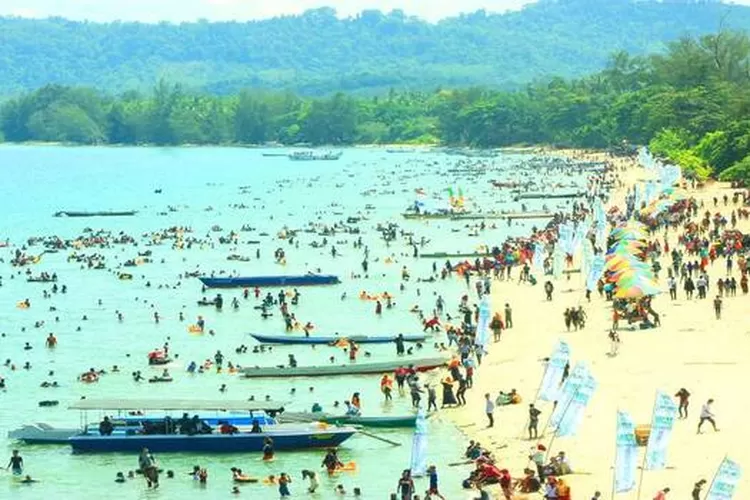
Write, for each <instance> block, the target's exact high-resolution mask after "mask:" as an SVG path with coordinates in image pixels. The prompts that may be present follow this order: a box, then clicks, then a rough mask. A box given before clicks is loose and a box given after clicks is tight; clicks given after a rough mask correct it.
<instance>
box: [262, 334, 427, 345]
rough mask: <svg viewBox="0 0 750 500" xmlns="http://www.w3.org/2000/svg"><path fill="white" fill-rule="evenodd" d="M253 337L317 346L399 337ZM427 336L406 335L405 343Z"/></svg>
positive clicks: (389, 340) (379, 341) (380, 341)
mask: <svg viewBox="0 0 750 500" xmlns="http://www.w3.org/2000/svg"><path fill="white" fill-rule="evenodd" d="M250 336H251V337H253V338H254V339H255V340H257V341H258V342H260V343H262V344H288V345H292V344H315V345H334V344H336V343H338V342H341V341H347V340H351V341H352V342H354V343H355V344H389V343H393V342H395V341H396V338H397V337H398V336H397V335H385V336H367V335H348V336H347V335H341V336H327V337H300V336H290V335H262V334H260V333H251V334H250ZM425 339H427V336H426V335H404V336H403V341H404V342H423V341H424V340H425Z"/></svg>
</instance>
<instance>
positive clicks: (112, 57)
mask: <svg viewBox="0 0 750 500" xmlns="http://www.w3.org/2000/svg"><path fill="white" fill-rule="evenodd" d="M720 27H722V28H728V29H735V30H740V31H744V30H747V29H748V28H750V7H745V6H737V5H726V4H721V3H718V2H712V1H704V2H691V1H683V2H669V3H662V2H655V1H645V2H635V1H631V0H609V1H602V0H598V1H597V0H559V1H550V0H545V1H541V2H539V3H535V4H531V5H528V6H526V7H525V8H523V9H522V10H520V11H516V12H509V13H505V14H487V13H485V12H483V11H478V12H475V13H472V14H466V15H462V16H459V17H454V18H448V19H444V20H442V21H440V22H438V23H434V24H433V23H428V22H426V21H423V20H420V19H417V18H414V17H408V16H406V15H405V14H404V13H403V12H401V11H393V12H391V13H388V14H383V13H381V12H379V11H372V10H368V11H363V12H362V13H361V14H360V15H358V16H356V17H352V18H347V19H339V18H337V17H336V12H335V11H334V10H333V9H330V8H321V9H316V10H310V11H307V12H305V13H304V14H302V15H300V16H285V17H278V18H274V19H269V20H263V21H253V22H243V23H239V22H216V23H212V22H205V21H200V22H195V23H182V24H170V23H159V24H145V23H125V22H113V23H93V22H76V21H69V20H65V19H61V18H50V19H45V20H30V19H21V18H10V17H2V18H0V40H2V43H1V45H0V46H2V48H3V50H2V51H1V53H0V95H6V96H7V95H14V94H18V93H20V92H23V91H28V90H31V89H36V88H39V87H42V86H44V85H47V84H61V85H82V86H91V87H95V88H98V89H101V90H105V91H108V92H114V93H117V92H122V91H125V90H133V89H135V90H145V89H151V88H153V86H154V84H155V83H156V82H158V81H159V80H161V79H165V80H168V81H176V82H181V83H182V84H184V85H185V86H186V87H187V88H191V89H193V90H199V91H204V92H208V93H212V94H232V93H236V92H237V91H239V90H240V89H243V88H253V89H275V90H291V91H294V92H296V93H299V94H301V95H326V94H330V93H332V92H336V91H346V92H351V93H360V94H361V93H366V94H374V93H382V92H384V91H385V90H387V89H388V88H394V87H395V88H399V89H403V90H418V89H434V88H437V87H466V86H473V85H483V86H488V87H498V88H505V89H514V88H521V87H523V86H524V85H526V84H527V83H529V82H531V81H534V80H539V79H545V78H547V77H550V76H552V75H555V76H561V77H577V76H581V75H585V74H590V73H592V72H596V71H598V70H600V69H602V68H603V67H604V66H605V65H606V62H607V60H608V58H609V56H610V55H611V54H612V53H613V52H615V51H618V50H625V51H627V52H628V53H630V54H632V55H639V54H646V53H653V52H659V51H662V50H663V49H664V46H665V43H666V42H669V41H672V40H675V39H677V38H679V37H681V36H683V35H692V36H699V35H702V34H707V33H711V32H715V31H717V29H719V28H720Z"/></svg>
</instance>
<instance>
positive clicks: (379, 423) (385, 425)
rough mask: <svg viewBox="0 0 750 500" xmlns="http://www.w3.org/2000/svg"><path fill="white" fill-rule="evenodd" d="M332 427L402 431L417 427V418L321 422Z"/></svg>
mask: <svg viewBox="0 0 750 500" xmlns="http://www.w3.org/2000/svg"><path fill="white" fill-rule="evenodd" d="M321 421H322V422H325V423H327V424H332V425H359V426H362V427H373V428H380V429H402V428H408V427H416V426H417V417H416V415H413V416H404V417H347V416H341V417H329V418H325V419H323V420H321Z"/></svg>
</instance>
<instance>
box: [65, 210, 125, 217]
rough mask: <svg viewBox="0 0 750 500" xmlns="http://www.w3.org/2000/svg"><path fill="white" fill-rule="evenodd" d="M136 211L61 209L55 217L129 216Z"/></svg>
mask: <svg viewBox="0 0 750 500" xmlns="http://www.w3.org/2000/svg"><path fill="white" fill-rule="evenodd" d="M136 213H137V212H136V211H135V210H123V211H119V212H117V211H111V212H74V211H70V210H62V211H60V212H57V213H56V214H55V217H131V216H133V215H135V214H136Z"/></svg>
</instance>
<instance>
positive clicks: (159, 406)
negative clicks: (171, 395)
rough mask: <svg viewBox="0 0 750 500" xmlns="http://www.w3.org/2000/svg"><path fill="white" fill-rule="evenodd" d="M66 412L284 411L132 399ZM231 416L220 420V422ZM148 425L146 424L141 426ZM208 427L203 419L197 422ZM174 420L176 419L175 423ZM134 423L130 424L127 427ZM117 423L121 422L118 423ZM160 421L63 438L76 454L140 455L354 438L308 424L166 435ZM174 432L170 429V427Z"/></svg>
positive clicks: (343, 430) (138, 420)
mask: <svg viewBox="0 0 750 500" xmlns="http://www.w3.org/2000/svg"><path fill="white" fill-rule="evenodd" d="M70 409H78V410H83V411H89V410H96V411H102V410H117V411H123V410H136V409H137V410H146V411H149V410H150V411H164V412H169V411H192V410H198V411H217V412H220V411H253V410H258V409H264V410H267V411H269V413H270V411H274V412H281V411H283V406H281V407H280V406H279V403H270V402H262V403H256V402H254V401H224V400H216V401H200V400H181V399H176V400H133V401H122V400H116V399H105V400H87V399H84V400H81V401H78V402H76V403H75V404H73V405H71V406H70ZM229 418H233V417H230V416H228V415H227V416H218V417H216V420H215V422H217V423H218V420H219V419H221V420H226V419H229ZM146 421H148V422H149V425H144V422H146ZM201 421H202V423H206V420H205V419H202V420H201ZM173 422H174V421H173ZM131 424H132V425H131ZM118 425H119V424H118ZM166 428H167V426H166V420H165V418H164V417H159V418H156V419H154V418H150V417H144V416H137V417H134V418H132V419H131V418H129V417H128V418H127V420H126V421H125V427H124V428H123V427H116V428H115V431H114V432H113V433H112V434H111V435H104V436H102V435H100V434H99V433H98V431H94V432H91V431H89V430H88V428H87V426H84V429H85V430H84V431H83V432H82V433H79V434H76V435H74V436H71V437H69V438H68V439H67V443H68V444H70V445H71V446H72V448H73V451H74V452H133V453H135V452H139V451H140V450H142V449H143V448H144V447H145V448H148V449H149V450H151V451H154V452H158V453H165V452H200V453H228V452H253V451H257V452H260V451H261V450H262V449H263V444H264V440H265V439H266V438H271V439H272V440H273V445H274V448H275V449H277V450H295V449H308V448H327V447H335V446H338V445H340V444H341V443H343V442H344V441H346V440H347V439H349V438H350V437H351V436H353V435H354V434H355V433H356V432H357V430H356V429H355V428H353V427H329V426H327V425H325V424H319V423H318V424H309V425H291V424H283V425H279V424H276V425H270V426H268V427H267V428H265V429H263V430H262V432H258V433H252V432H246V431H244V430H240V432H238V433H235V434H220V433H217V432H213V431H210V429H209V431H210V432H203V433H198V434H193V435H187V434H175V433H174V432H173V431H171V432H170V433H166V432H165V429H166ZM172 429H174V427H173V428H172Z"/></svg>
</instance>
